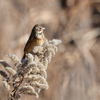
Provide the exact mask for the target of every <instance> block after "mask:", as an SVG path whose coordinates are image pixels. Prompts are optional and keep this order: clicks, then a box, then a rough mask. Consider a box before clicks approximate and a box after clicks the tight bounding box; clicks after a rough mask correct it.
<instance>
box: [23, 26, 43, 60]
mask: <svg viewBox="0 0 100 100" xmlns="http://www.w3.org/2000/svg"><path fill="white" fill-rule="evenodd" d="M44 29H45V27H43V26H41V25H39V24H36V25H35V26H34V27H33V29H32V31H31V34H30V36H29V39H28V41H27V43H26V45H25V47H24V55H23V57H22V60H23V59H25V57H26V54H27V53H31V52H32V51H33V48H34V47H35V46H42V45H43V43H44V41H45V36H44V33H43V30H44Z"/></svg>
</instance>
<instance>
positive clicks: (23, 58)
mask: <svg viewBox="0 0 100 100" xmlns="http://www.w3.org/2000/svg"><path fill="white" fill-rule="evenodd" d="M24 60H25V53H24V55H23V57H22V59H21V62H22V63H23V61H24Z"/></svg>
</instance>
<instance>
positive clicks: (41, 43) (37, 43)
mask: <svg viewBox="0 0 100 100" xmlns="http://www.w3.org/2000/svg"><path fill="white" fill-rule="evenodd" d="M43 43H44V38H43V39H36V45H37V46H42V45H43Z"/></svg>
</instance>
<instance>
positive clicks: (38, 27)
mask: <svg viewBox="0 0 100 100" xmlns="http://www.w3.org/2000/svg"><path fill="white" fill-rule="evenodd" d="M44 29H45V28H44V27H42V26H41V25H38V24H37V25H35V26H34V31H35V36H36V37H37V38H39V39H41V38H43V30H44Z"/></svg>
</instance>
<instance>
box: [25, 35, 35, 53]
mask: <svg viewBox="0 0 100 100" xmlns="http://www.w3.org/2000/svg"><path fill="white" fill-rule="evenodd" d="M33 42H34V38H33V36H30V37H29V39H28V41H27V43H26V45H25V48H24V52H25V51H27V50H28V49H29V48H30V46H31V45H32V43H33Z"/></svg>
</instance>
